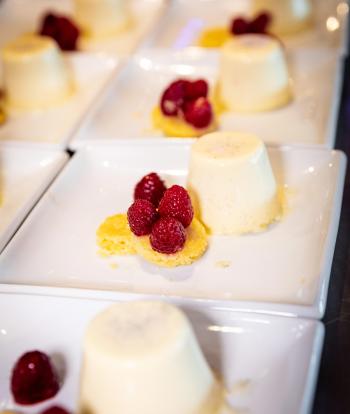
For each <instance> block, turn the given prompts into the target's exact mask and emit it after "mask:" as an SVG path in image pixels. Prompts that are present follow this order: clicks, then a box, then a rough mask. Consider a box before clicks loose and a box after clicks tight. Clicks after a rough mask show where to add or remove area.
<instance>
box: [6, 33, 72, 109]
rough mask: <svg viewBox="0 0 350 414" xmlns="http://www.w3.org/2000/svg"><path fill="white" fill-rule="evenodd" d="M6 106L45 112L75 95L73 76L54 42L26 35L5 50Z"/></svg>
mask: <svg viewBox="0 0 350 414" xmlns="http://www.w3.org/2000/svg"><path fill="white" fill-rule="evenodd" d="M2 59H3V84H4V91H5V104H6V106H8V107H10V108H14V109H24V110H26V109H46V108H48V107H51V106H55V105H58V104H60V103H62V102H63V101H64V100H65V99H66V98H67V97H69V96H70V95H71V94H72V92H73V89H74V88H73V81H72V76H71V73H70V71H69V69H68V67H67V66H66V64H65V61H64V60H63V57H62V54H61V52H60V50H59V48H58V46H57V44H56V42H55V41H54V40H52V39H51V38H49V37H46V36H37V35H25V36H21V37H19V38H18V39H16V40H14V41H13V42H11V43H10V44H8V45H7V46H5V48H4V49H3V50H2Z"/></svg>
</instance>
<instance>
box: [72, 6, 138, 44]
mask: <svg viewBox="0 0 350 414" xmlns="http://www.w3.org/2000/svg"><path fill="white" fill-rule="evenodd" d="M74 4H75V18H76V20H77V22H78V24H79V26H80V28H81V29H82V31H83V35H85V36H87V37H92V38H103V37H109V36H113V35H115V34H118V33H119V32H120V31H122V30H124V29H125V28H126V27H127V26H128V25H129V23H130V11H129V2H128V1H127V0H74Z"/></svg>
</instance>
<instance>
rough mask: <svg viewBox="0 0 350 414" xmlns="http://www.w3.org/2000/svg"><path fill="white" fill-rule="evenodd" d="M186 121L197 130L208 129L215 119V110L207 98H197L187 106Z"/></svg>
mask: <svg viewBox="0 0 350 414" xmlns="http://www.w3.org/2000/svg"><path fill="white" fill-rule="evenodd" d="M185 119H186V121H187V122H188V123H189V124H191V125H193V126H194V127H196V128H206V127H207V126H208V125H209V124H210V122H211V121H212V119H213V110H212V106H211V104H210V102H209V101H208V99H206V98H197V99H196V100H195V101H191V102H189V103H187V105H186V106H185Z"/></svg>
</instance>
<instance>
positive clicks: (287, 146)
mask: <svg viewBox="0 0 350 414" xmlns="http://www.w3.org/2000/svg"><path fill="white" fill-rule="evenodd" d="M80 2H82V3H83V0H80ZM86 3H89V2H88V1H86ZM90 3H93V2H92V1H91V2H90ZM102 3H103V2H102V1H101V3H100V4H102ZM116 3H119V2H116ZM120 3H121V2H120ZM130 3H131V13H132V24H131V25H130V26H129V27H128V29H126V30H125V31H124V32H120V33H119V34H118V35H114V36H111V37H105V38H103V39H101V38H98V39H90V40H89V41H87V40H86V39H85V40H84V39H80V41H79V42H80V43H79V42H78V45H79V51H71V52H63V60H64V62H65V64H67V65H68V67H69V68H70V73H71V74H73V77H74V79H75V85H76V88H75V93H74V95H73V96H72V97H71V98H70V99H68V100H67V101H65V102H64V103H63V104H61V105H59V106H56V107H53V108H50V109H47V108H46V109H43V108H39V109H37V110H35V111H23V110H12V109H11V110H8V111H5V113H6V115H7V117H6V120H5V122H4V123H3V124H0V366H1V367H2V368H1V370H0V390H1V392H0V411H1V410H10V409H14V410H18V411H19V412H21V413H23V414H25V413H27V412H28V413H39V412H42V411H43V410H44V409H45V408H47V407H51V406H52V405H54V404H57V405H63V406H64V407H65V408H67V409H68V410H71V411H72V412H74V410H76V408H77V403H78V400H79V375H80V372H81V371H80V370H81V362H82V343H83V336H84V331H85V329H86V327H87V325H88V323H89V321H90V320H91V318H93V317H94V316H95V315H96V314H97V313H98V312H100V311H101V310H103V309H105V308H106V307H108V306H110V305H111V304H112V303H113V302H125V301H132V300H139V299H142V300H145V299H146V300H151V299H152V300H158V301H159V300H162V301H168V302H170V303H172V304H174V305H176V306H178V307H179V308H181V309H182V310H183V311H184V312H185V314H186V315H187V317H188V318H189V320H190V322H191V324H192V326H193V329H194V332H195V334H196V336H197V339H198V342H199V344H200V346H201V349H202V350H203V353H204V355H205V357H206V359H207V361H208V363H209V365H210V367H211V368H212V369H213V370H214V371H215V372H216V373H217V374H218V376H219V377H220V378H221V379H222V382H223V383H224V385H225V389H226V390H227V401H228V404H229V406H230V407H231V409H232V410H233V412H236V413H242V414H243V413H251V414H264V413H273V414H282V413H283V414H307V413H309V412H311V409H312V402H313V395H314V390H315V385H316V381H317V373H318V366H319V361H320V356H321V351H322V343H323V336H324V328H323V325H322V323H321V322H320V321H319V320H320V319H321V318H322V317H323V315H324V312H325V308H326V299H327V292H328V286H329V283H331V280H330V276H331V265H332V260H333V253H334V248H335V241H336V237H337V232H338V224H339V216H340V211H341V204H342V195H343V186H344V177H345V170H346V157H345V155H344V154H343V153H342V152H341V151H338V150H334V149H333V147H334V144H335V136H336V127H337V119H338V113H339V104H340V96H341V91H342V84H343V63H342V62H343V61H342V56H343V55H344V54H346V53H347V36H346V33H347V16H348V11H349V8H348V5H347V3H346V2H343V1H340V0H331V1H328V0H318V1H317V4H315V3H316V2H312V1H311V2H310V4H312V7H313V10H314V21H313V24H312V25H310V27H309V28H308V29H306V30H305V31H303V32H301V33H299V34H295V35H289V36H286V37H284V36H282V39H281V40H282V42H283V44H284V46H285V52H286V59H287V64H288V67H289V70H290V77H291V84H292V90H293V101H292V102H291V103H290V104H289V105H287V106H285V107H282V108H278V109H275V110H271V111H265V112H259V113H254V114H251V113H238V112H232V111H231V112H226V113H224V114H222V115H221V116H220V118H219V121H218V130H219V131H235V130H236V131H244V132H249V133H254V134H255V135H257V136H259V137H260V138H261V139H262V140H263V141H264V142H265V143H266V146H267V154H268V158H269V160H270V163H271V167H272V171H273V174H274V176H275V178H276V182H277V184H278V187H279V188H281V189H283V191H284V194H285V201H284V202H285V214H284V216H283V218H282V220H281V221H279V222H276V223H274V224H272V225H270V226H269V227H268V228H267V229H266V230H265V231H263V232H260V233H253V234H247V235H239V236H237V235H235V236H233V235H227V236H218V235H213V236H211V237H210V238H209V248H208V251H207V252H206V253H205V254H204V256H203V257H201V258H200V259H199V260H197V261H195V262H194V263H192V264H191V265H188V266H179V267H175V268H164V267H160V266H156V265H154V264H150V263H148V262H146V261H145V260H143V259H141V258H139V257H138V256H136V255H129V256H128V255H126V256H111V257H107V258H106V257H101V255H99V254H98V246H97V245H96V230H97V228H98V226H99V225H100V224H101V222H103V220H104V219H105V218H106V217H108V216H112V215H114V214H116V213H121V212H126V210H127V209H128V207H129V206H130V204H131V203H132V201H133V189H134V185H135V184H136V183H137V182H138V181H139V180H140V178H141V177H143V176H144V175H145V174H147V173H149V172H151V171H155V172H157V173H158V174H159V175H160V176H161V177H162V179H164V181H165V183H166V184H167V186H169V187H170V186H171V185H173V184H179V185H183V186H185V185H186V182H187V177H188V172H189V160H190V152H191V147H192V145H193V143H194V142H195V139H193V138H190V137H187V138H181V139H180V138H176V137H175V136H171V137H168V138H166V137H165V136H164V134H163V133H162V132H160V131H159V130H158V129H155V127H154V125H153V123H152V118H151V113H152V110H153V109H154V108H155V107H157V105H159V99H160V96H161V94H162V93H163V91H164V89H165V88H166V87H167V86H168V85H169V83H170V82H172V81H173V80H175V79H179V78H190V79H198V78H203V79H206V80H207V81H208V83H209V86H210V89H211V90H216V87H217V85H218V81H219V78H220V70H221V69H220V52H219V51H218V49H207V48H204V47H200V44H199V43H198V39H199V38H200V36H201V34H202V33H203V32H204V31H205V30H208V29H211V28H213V27H216V28H217V27H221V26H223V27H225V26H227V25H229V23H230V19H231V18H235V17H240V16H242V15H244V16H245V15H246V14H247V13H248V12H249V9H250V7H251V4H252V1H250V0H235V1H232V0H230V1H228V0H219V1H218V0H216V1H215V0H163V1H162V0H130ZM270 3H273V2H272V1H271V2H270ZM96 7H97V6H96ZM48 12H53V13H59V14H64V15H66V16H68V17H69V18H70V19H74V16H75V14H74V13H75V12H74V0H64V1H52V0H50V1H48V0H33V1H32V2H31V4H30V5H29V4H28V2H27V1H25V0H3V1H2V2H0V46H1V47H2V46H4V45H5V44H7V43H8V42H11V41H13V40H14V39H15V38H17V37H18V36H21V35H23V34H26V33H35V32H37V31H38V27H39V25H40V22H41V19H42V16H44V15H45V14H46V13H48ZM1 70H2V71H3V72H4V73H5V70H6V68H5V64H4V65H3V69H1ZM0 78H1V77H0ZM4 79H5V77H4ZM0 86H1V87H3V88H4V89H6V83H4V84H3V85H0ZM1 114H2V112H1V106H0V120H1ZM218 214H219V213H218ZM43 309H45V312H43ZM53 321H54V323H53ZM140 329H141V328H140ZM256 344H259V347H258V348H257V346H256ZM34 349H40V350H42V351H44V352H46V353H48V354H50V355H55V358H54V359H57V360H58V361H61V362H62V360H63V361H64V372H65V375H64V384H63V387H62V389H61V391H60V393H59V394H58V395H57V396H56V397H54V399H52V400H50V401H46V402H43V403H42V404H40V405H39V406H34V407H23V406H21V405H18V404H16V402H15V400H14V398H13V395H12V394H11V392H10V384H9V378H10V376H11V370H12V367H13V366H14V364H15V362H16V360H17V359H18V358H19V357H20V356H21V355H22V354H23V353H25V352H26V351H30V350H34ZM56 357H57V358H56ZM277 387H278V389H279V392H278V395H276V388H277ZM291 389H292V390H293V392H290V390H291ZM135 398H137V396H135ZM38 407H39V408H38ZM96 414H100V413H99V412H97V413H96ZM178 414H182V413H178ZM186 414H187V413H186Z"/></svg>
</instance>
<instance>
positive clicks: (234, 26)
mask: <svg viewBox="0 0 350 414" xmlns="http://www.w3.org/2000/svg"><path fill="white" fill-rule="evenodd" d="M271 24H272V14H271V13H268V12H260V13H258V14H257V15H256V16H255V17H254V18H252V19H249V18H246V17H242V16H239V17H236V18H234V19H232V20H231V23H230V26H228V27H209V28H207V29H205V30H204V31H203V32H202V33H201V35H200V37H199V39H198V45H199V46H201V47H208V48H217V47H221V46H222V45H223V44H224V43H225V42H226V41H228V40H229V39H230V38H231V37H232V36H240V35H243V34H249V33H255V34H265V35H271V34H270V32H269V30H270V27H271Z"/></svg>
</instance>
